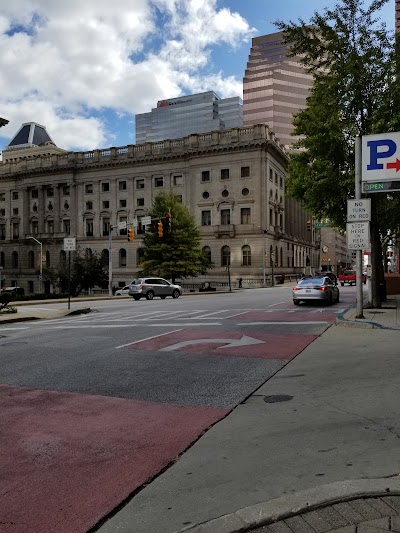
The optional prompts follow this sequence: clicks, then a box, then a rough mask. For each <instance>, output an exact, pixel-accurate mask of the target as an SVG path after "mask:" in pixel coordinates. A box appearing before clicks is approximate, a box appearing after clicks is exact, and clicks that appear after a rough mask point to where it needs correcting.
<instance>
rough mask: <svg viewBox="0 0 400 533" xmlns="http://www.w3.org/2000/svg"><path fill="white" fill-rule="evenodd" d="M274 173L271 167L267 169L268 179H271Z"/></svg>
mask: <svg viewBox="0 0 400 533" xmlns="http://www.w3.org/2000/svg"><path fill="white" fill-rule="evenodd" d="M273 177H274V173H273V171H272V168H270V169H269V181H273Z"/></svg>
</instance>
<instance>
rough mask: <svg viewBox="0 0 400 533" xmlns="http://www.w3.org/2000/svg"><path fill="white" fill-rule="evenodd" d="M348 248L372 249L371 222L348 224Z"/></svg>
mask: <svg viewBox="0 0 400 533" xmlns="http://www.w3.org/2000/svg"><path fill="white" fill-rule="evenodd" d="M346 234H347V248H348V249H349V250H368V249H369V247H370V240H371V239H370V236H369V222H347V229H346Z"/></svg>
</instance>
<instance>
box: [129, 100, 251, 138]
mask: <svg viewBox="0 0 400 533" xmlns="http://www.w3.org/2000/svg"><path fill="white" fill-rule="evenodd" d="M241 126H243V102H242V99H241V98H240V97H239V96H235V97H233V98H220V97H219V96H218V95H217V94H215V93H214V92H213V91H209V92H205V93H199V94H192V95H189V96H181V97H179V98H171V99H169V100H160V101H159V102H157V107H156V108H154V109H152V110H151V112H150V113H142V114H139V115H136V144H141V143H145V142H154V141H162V140H164V139H178V138H181V137H186V136H187V135H190V134H191V133H206V132H210V131H213V130H220V129H225V128H235V127H241Z"/></svg>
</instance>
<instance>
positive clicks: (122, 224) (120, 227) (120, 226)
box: [117, 221, 126, 229]
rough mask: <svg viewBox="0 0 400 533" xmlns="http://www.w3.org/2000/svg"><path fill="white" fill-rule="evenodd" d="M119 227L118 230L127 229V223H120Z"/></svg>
mask: <svg viewBox="0 0 400 533" xmlns="http://www.w3.org/2000/svg"><path fill="white" fill-rule="evenodd" d="M117 227H118V229H126V221H125V222H118V224H117Z"/></svg>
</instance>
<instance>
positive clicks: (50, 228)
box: [47, 220, 54, 234]
mask: <svg viewBox="0 0 400 533" xmlns="http://www.w3.org/2000/svg"><path fill="white" fill-rule="evenodd" d="M47 232H48V233H50V234H53V233H54V220H48V221H47Z"/></svg>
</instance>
